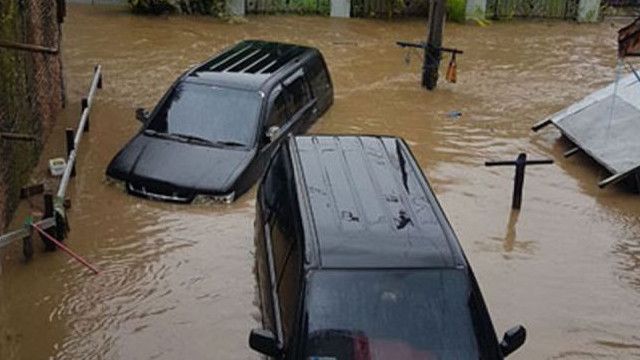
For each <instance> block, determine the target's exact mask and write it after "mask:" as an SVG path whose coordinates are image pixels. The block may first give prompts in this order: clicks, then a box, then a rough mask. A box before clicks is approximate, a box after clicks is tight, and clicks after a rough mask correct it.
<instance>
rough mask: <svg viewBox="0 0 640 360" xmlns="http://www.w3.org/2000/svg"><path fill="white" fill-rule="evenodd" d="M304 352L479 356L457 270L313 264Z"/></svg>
mask: <svg viewBox="0 0 640 360" xmlns="http://www.w3.org/2000/svg"><path fill="white" fill-rule="evenodd" d="M308 286H309V289H308V297H307V306H308V318H307V324H306V326H307V328H306V339H305V340H306V341H305V349H304V353H305V359H318V358H319V359H324V360H329V359H331V360H337V359H339V360H351V359H353V360H361V359H362V360H365V359H366V360H378V359H380V360H381V359H410V360H418V359H419V360H434V359H479V358H481V357H480V355H479V350H478V344H477V340H476V336H475V332H474V326H473V321H472V318H471V311H470V310H469V304H468V299H469V296H470V291H471V290H470V289H471V287H470V286H469V280H468V278H467V274H466V272H465V271H464V270H455V269H452V270H424V271H422V270H420V271H400V270H398V271H384V272H381V271H317V272H315V273H313V274H312V275H311V277H310V280H309V285H308Z"/></svg>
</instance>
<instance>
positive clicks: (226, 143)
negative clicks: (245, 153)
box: [216, 140, 246, 146]
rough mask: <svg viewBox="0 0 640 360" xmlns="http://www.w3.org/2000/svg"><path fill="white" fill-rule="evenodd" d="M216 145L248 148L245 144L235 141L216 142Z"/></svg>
mask: <svg viewBox="0 0 640 360" xmlns="http://www.w3.org/2000/svg"><path fill="white" fill-rule="evenodd" d="M216 144H220V145H224V146H246V145H245V144H243V143H240V142H237V141H233V140H220V141H216Z"/></svg>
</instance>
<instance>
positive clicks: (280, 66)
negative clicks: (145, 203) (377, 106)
mask: <svg viewBox="0 0 640 360" xmlns="http://www.w3.org/2000/svg"><path fill="white" fill-rule="evenodd" d="M332 103H333V86H332V84H331V78H330V76H329V72H328V70H327V66H326V64H325V61H324V59H323V57H322V54H320V52H319V51H318V50H317V49H314V48H310V47H305V46H299V45H292V44H282V43H274V42H265V41H242V42H240V43H238V44H237V45H235V46H233V47H231V48H229V49H227V50H226V51H224V52H222V53H221V54H219V55H217V56H215V57H213V58H211V59H209V60H207V61H206V62H204V63H202V64H200V65H198V66H196V67H194V68H192V69H191V70H189V71H187V72H186V73H184V74H183V75H182V76H180V77H179V78H178V79H177V80H176V81H175V82H174V83H173V85H172V86H171V88H170V89H169V90H168V91H167V92H166V94H165V95H164V96H163V97H162V99H161V100H160V102H159V103H158V105H157V106H156V107H155V109H154V110H153V111H152V112H151V113H150V114H149V113H147V112H146V111H145V110H143V109H138V110H137V117H138V119H139V120H140V121H142V123H143V125H142V128H141V129H140V131H139V132H138V133H137V134H136V135H135V136H134V137H133V139H131V140H130V141H129V143H127V144H126V145H125V146H124V148H123V149H122V150H120V152H119V153H118V154H117V155H116V156H115V157H114V158H113V160H112V161H111V163H110V164H109V166H108V167H107V171H106V173H107V176H108V177H110V178H113V179H116V180H119V181H123V182H125V186H126V189H127V191H128V192H129V193H131V194H134V195H140V196H144V197H148V198H152V199H159V200H168V201H175V202H191V201H193V200H194V199H196V198H198V199H203V200H213V201H219V202H231V201H233V200H234V199H235V198H237V197H238V196H240V195H241V194H242V193H244V192H245V191H246V190H248V189H249V188H250V187H251V186H252V185H253V184H254V183H255V182H256V181H257V179H258V178H259V177H260V176H261V175H262V174H263V173H264V169H265V168H266V164H267V162H268V160H269V158H270V157H271V155H272V153H273V151H274V150H275V149H276V147H277V145H278V144H279V143H280V142H281V141H282V139H284V138H285V137H286V135H288V134H292V133H293V134H298V133H303V132H304V131H306V129H308V128H309V127H310V126H311V125H312V124H313V123H314V122H315V121H316V120H317V119H318V117H320V115H322V114H323V113H324V112H325V111H326V110H327V109H328V108H329V107H330V106H331V104H332Z"/></svg>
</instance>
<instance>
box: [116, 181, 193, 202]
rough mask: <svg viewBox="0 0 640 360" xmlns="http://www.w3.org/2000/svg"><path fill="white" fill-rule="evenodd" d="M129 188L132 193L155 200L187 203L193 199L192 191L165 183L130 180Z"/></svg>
mask: <svg viewBox="0 0 640 360" xmlns="http://www.w3.org/2000/svg"><path fill="white" fill-rule="evenodd" d="M127 190H128V191H129V192H130V193H132V194H135V195H139V196H143V197H146V198H150V199H155V200H164V201H173V202H181V203H187V202H191V200H192V199H193V193H192V192H191V191H187V190H183V189H175V188H174V187H172V186H169V185H165V184H157V183H148V182H145V183H139V182H129V183H127Z"/></svg>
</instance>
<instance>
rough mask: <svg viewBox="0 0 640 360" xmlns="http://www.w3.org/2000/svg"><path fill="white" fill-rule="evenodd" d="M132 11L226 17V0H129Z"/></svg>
mask: <svg viewBox="0 0 640 360" xmlns="http://www.w3.org/2000/svg"><path fill="white" fill-rule="evenodd" d="M128 1H129V5H130V6H131V10H132V11H133V12H134V13H139V14H156V15H157V14H165V13H173V12H178V13H184V14H203V15H214V16H220V17H222V16H225V15H226V13H225V0H128Z"/></svg>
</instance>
